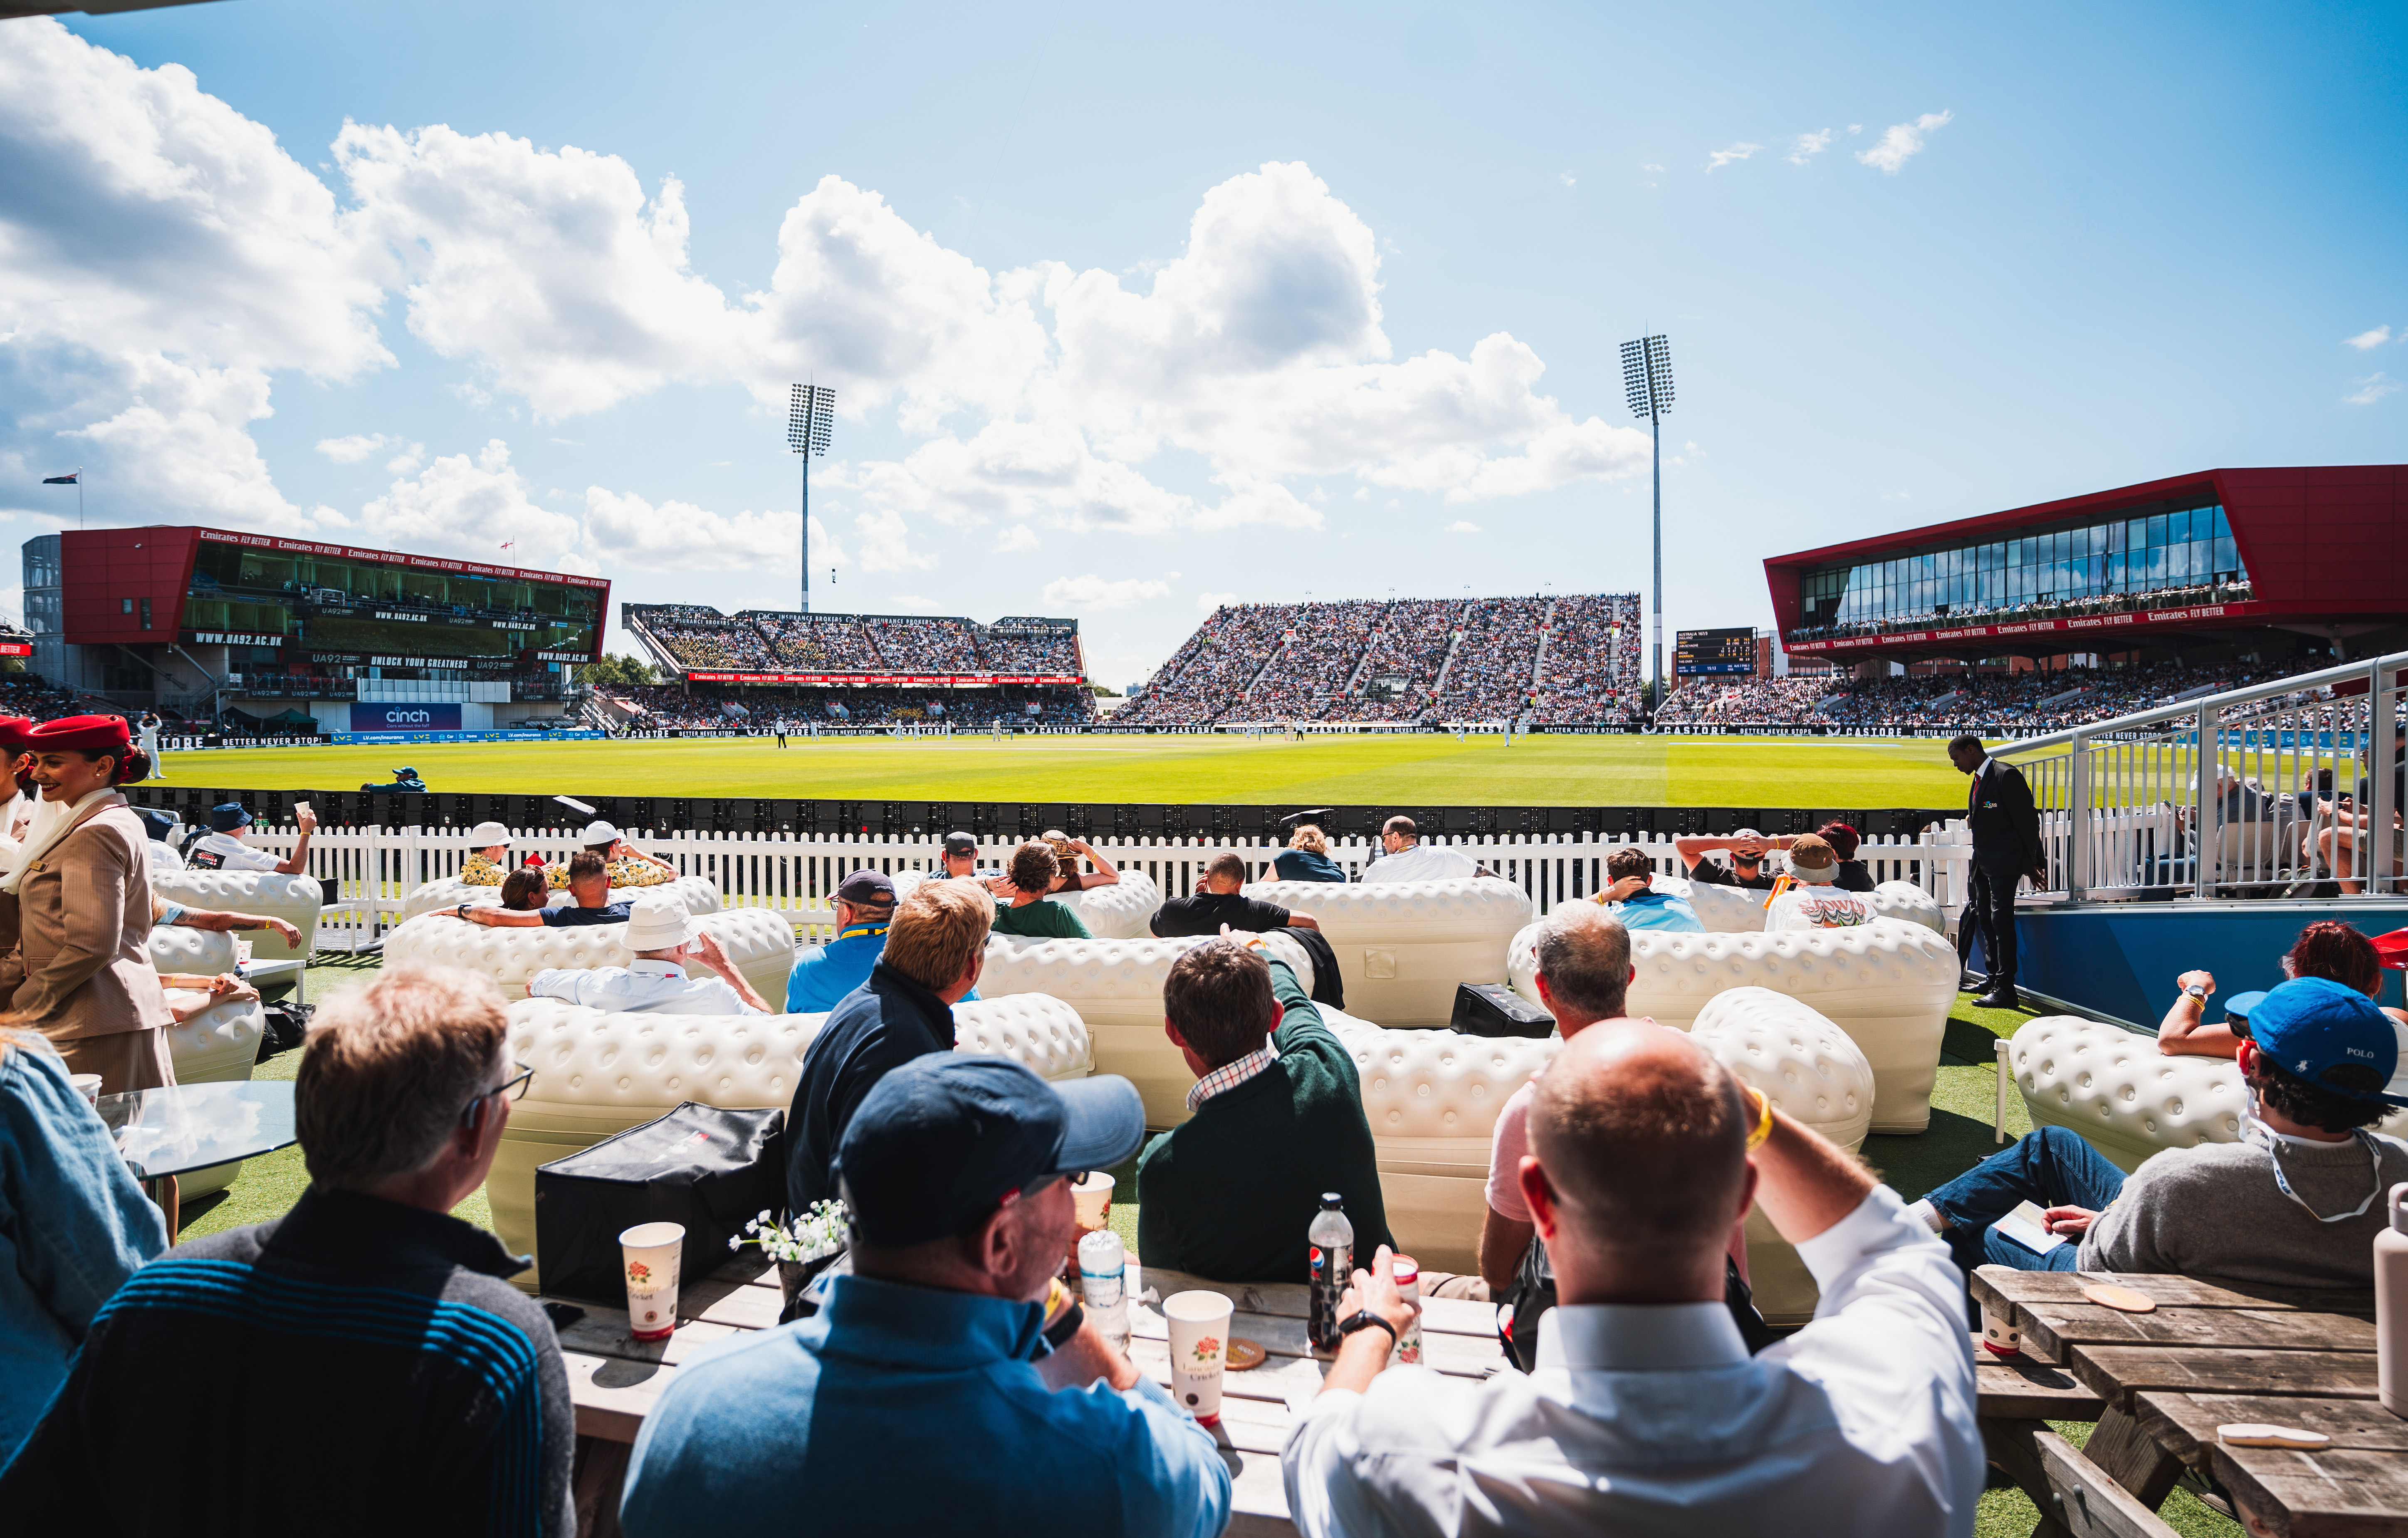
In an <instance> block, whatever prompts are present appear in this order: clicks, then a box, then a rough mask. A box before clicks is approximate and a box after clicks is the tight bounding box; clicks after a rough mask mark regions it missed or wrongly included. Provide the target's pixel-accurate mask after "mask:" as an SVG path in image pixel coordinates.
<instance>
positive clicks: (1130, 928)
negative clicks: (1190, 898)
mask: <svg viewBox="0 0 2408 1538" xmlns="http://www.w3.org/2000/svg"><path fill="white" fill-rule="evenodd" d="M1046 901H1048V902H1051V903H1059V904H1062V905H1063V906H1064V907H1066V908H1068V909H1069V910H1070V911H1071V912H1072V913H1075V914H1077V915H1078V916H1079V918H1080V919H1081V920H1082V921H1083V922H1084V923H1085V924H1086V926H1087V928H1088V930H1089V931H1091V932H1092V933H1094V934H1095V936H1096V938H1097V939H1098V940H1144V939H1150V938H1151V937H1152V936H1153V933H1154V931H1153V930H1152V929H1150V928H1149V927H1147V926H1148V920H1150V919H1153V917H1154V910H1155V909H1156V908H1159V907H1161V906H1162V889H1161V888H1160V887H1157V886H1155V885H1154V877H1152V876H1148V875H1146V874H1145V873H1144V872H1143V871H1139V870H1125V871H1123V872H1121V878H1120V879H1119V880H1118V881H1116V882H1114V883H1113V884H1112V885H1111V886H1109V887H1091V888H1089V889H1088V890H1085V891H1057V892H1055V893H1054V895H1053V896H1052V897H1050V898H1048V899H1046Z"/></svg>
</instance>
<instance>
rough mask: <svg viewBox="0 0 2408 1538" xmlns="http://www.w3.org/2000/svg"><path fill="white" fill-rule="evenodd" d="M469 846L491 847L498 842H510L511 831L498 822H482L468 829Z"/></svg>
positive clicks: (474, 847)
mask: <svg viewBox="0 0 2408 1538" xmlns="http://www.w3.org/2000/svg"><path fill="white" fill-rule="evenodd" d="M467 836H468V847H470V848H472V849H490V848H492V847H494V846H495V845H496V844H508V843H509V842H510V831H509V829H508V828H505V827H503V826H502V825H501V824H500V823H498V822H480V823H478V824H477V825H476V826H475V827H473V828H471V829H469V830H468V835H467Z"/></svg>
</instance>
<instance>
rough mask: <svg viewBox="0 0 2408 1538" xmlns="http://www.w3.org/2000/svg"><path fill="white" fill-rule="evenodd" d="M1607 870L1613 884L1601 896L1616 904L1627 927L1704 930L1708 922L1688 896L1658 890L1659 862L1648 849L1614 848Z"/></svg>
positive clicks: (1616, 915) (1615, 909) (1601, 900)
mask: <svg viewBox="0 0 2408 1538" xmlns="http://www.w3.org/2000/svg"><path fill="white" fill-rule="evenodd" d="M1605 874H1606V875H1607V876H1610V877H1612V878H1613V885H1612V886H1610V887H1608V888H1606V889H1605V890H1603V891H1601V892H1598V894H1597V900H1598V902H1599V903H1601V904H1611V905H1612V906H1613V917H1614V919H1615V920H1616V921H1617V922H1619V923H1620V924H1621V925H1622V927H1623V928H1624V929H1653V930H1667V931H1671V932H1674V933H1703V932H1704V930H1705V927H1706V926H1705V924H1704V923H1703V922H1701V921H1700V920H1699V918H1698V910H1697V909H1695V908H1693V907H1691V906H1690V905H1689V900H1688V899H1687V898H1685V897H1674V896H1672V895H1670V893H1668V892H1660V891H1657V890H1656V888H1655V881H1656V862H1654V861H1652V860H1650V859H1648V858H1647V851H1645V850H1644V849H1629V848H1624V849H1616V850H1614V851H1613V853H1612V854H1610V855H1608V856H1606V860H1605Z"/></svg>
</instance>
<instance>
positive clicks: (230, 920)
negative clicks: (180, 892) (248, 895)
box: [150, 893, 301, 947]
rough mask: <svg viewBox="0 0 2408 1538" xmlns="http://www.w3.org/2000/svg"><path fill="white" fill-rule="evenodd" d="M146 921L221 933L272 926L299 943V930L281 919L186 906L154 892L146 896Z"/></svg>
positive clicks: (289, 941) (154, 925)
mask: <svg viewBox="0 0 2408 1538" xmlns="http://www.w3.org/2000/svg"><path fill="white" fill-rule="evenodd" d="M150 923H151V927H152V928H154V929H155V928H157V927H158V926H159V925H161V924H177V925H180V926H182V927H183V928H185V929H199V930H211V931H214V932H216V933H221V934H223V933H231V932H233V931H236V930H246V929H272V930H274V931H275V932H276V933H277V934H278V936H279V938H281V939H282V940H283V942H284V943H285V944H286V945H288V946H295V947H297V946H299V945H300V944H301V932H300V930H298V929H296V928H294V926H293V925H291V924H289V923H287V922H285V921H284V920H283V919H271V918H269V917H267V916H266V915H265V914H259V913H234V912H231V911H229V910H227V909H224V908H192V907H186V906H185V905H184V904H181V903H170V902H168V901H167V900H166V899H165V898H164V897H161V896H159V895H157V894H156V893H153V894H152V895H151V898H150Z"/></svg>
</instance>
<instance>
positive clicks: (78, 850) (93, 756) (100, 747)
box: [0, 716, 176, 1095]
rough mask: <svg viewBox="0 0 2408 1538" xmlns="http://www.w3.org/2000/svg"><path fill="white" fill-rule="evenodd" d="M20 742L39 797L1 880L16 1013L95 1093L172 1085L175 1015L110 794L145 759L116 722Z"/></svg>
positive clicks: (140, 770) (137, 834) (36, 734)
mask: <svg viewBox="0 0 2408 1538" xmlns="http://www.w3.org/2000/svg"><path fill="white" fill-rule="evenodd" d="M23 746H24V748H25V751H26V752H27V753H28V754H29V755H30V756H31V758H32V760H33V776H34V782H35V783H36V785H38V786H40V787H41V790H42V800H41V805H40V807H39V808H38V809H37V810H36V813H35V815H34V819H33V820H32V822H30V823H29V824H28V825H27V827H26V830H25V836H24V841H23V843H22V846H21V847H19V848H18V849H17V850H15V851H14V857H13V859H11V860H9V861H8V866H9V868H8V869H7V873H6V874H5V875H0V907H13V908H14V909H15V910H16V913H15V918H16V924H15V928H16V929H17V932H18V935H19V938H18V952H19V955H20V956H21V957H22V966H23V969H24V970H23V977H24V980H23V981H22V982H21V983H19V984H18V985H17V990H16V995H15V1001H14V1002H15V1005H16V1008H17V1010H18V1012H19V1014H20V1016H21V1018H22V1020H23V1022H24V1023H25V1024H27V1025H30V1026H32V1027H33V1028H34V1029H36V1030H37V1031H39V1032H42V1034H43V1035H45V1036H48V1037H49V1038H50V1042H51V1044H52V1045H53V1046H55V1047H58V1049H59V1054H60V1056H62V1057H64V1058H65V1059H66V1060H67V1067H68V1069H69V1070H70V1071H72V1072H74V1073H79V1074H98V1075H100V1088H101V1093H103V1094H112V1095H113V1094H118V1093H121V1092H122V1091H124V1090H128V1089H154V1088H156V1087H158V1086H160V1085H165V1084H173V1083H175V1082H176V1073H175V1069H174V1067H173V1066H172V1065H171V1064H170V1063H169V1061H168V1059H167V1040H166V1037H165V1034H164V1033H163V1031H164V1028H165V1027H166V1026H168V1025H170V1024H172V1023H173V1021H174V1017H173V1016H172V1015H170V1014H169V1013H168V1011H167V996H166V994H165V991H163V990H161V988H160V986H159V974H158V973H157V972H156V971H155V970H154V969H153V968H152V967H151V965H150V950H149V942H150V856H149V854H148V852H147V851H146V850H145V849H144V848H143V847H142V846H143V844H144V843H145V841H146V837H145V831H144V829H143V826H142V822H141V819H138V818H136V816H135V815H134V811H133V808H131V807H129V806H128V805H126V804H125V798H124V797H123V796H122V795H120V794H118V793H117V790H116V787H118V786H120V785H124V784H128V783H131V782H132V781H135V780H138V779H141V778H142V777H143V776H146V775H148V774H149V773H150V760H149V758H147V757H146V756H145V755H144V754H143V753H142V752H141V751H140V750H139V749H138V748H135V747H134V741H133V734H132V733H130V732H128V731H127V730H126V726H125V721H124V719H123V718H122V717H118V716H69V717H66V718H65V719H62V720H55V721H45V722H43V723H42V724H41V725H39V726H36V727H35V728H34V729H33V730H32V731H30V732H27V733H25V734H24V738H23ZM6 927H7V921H6V919H0V928H6Z"/></svg>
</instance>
